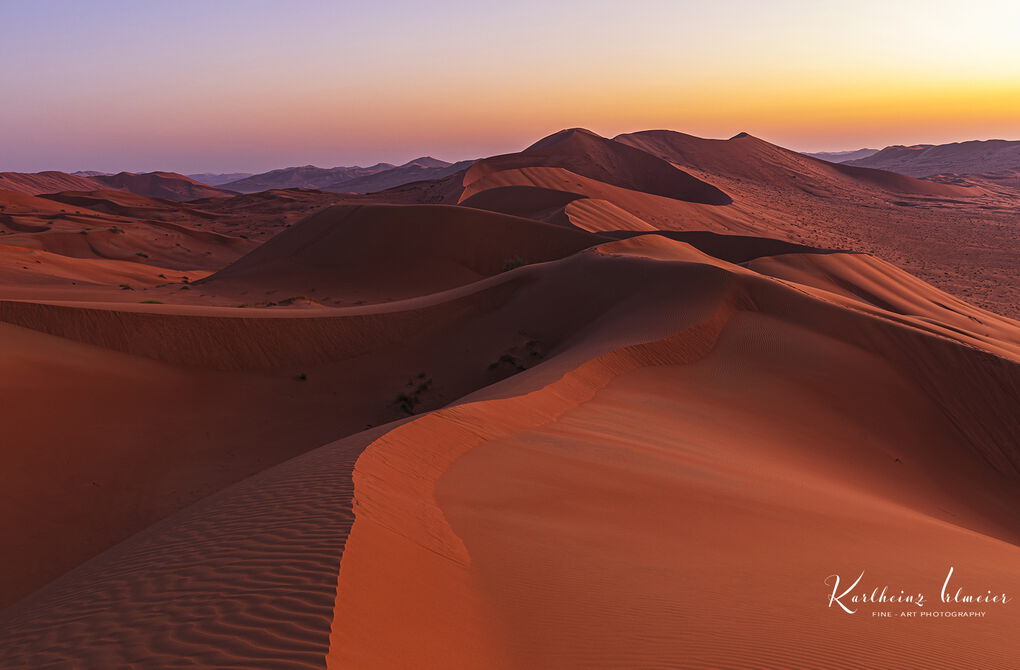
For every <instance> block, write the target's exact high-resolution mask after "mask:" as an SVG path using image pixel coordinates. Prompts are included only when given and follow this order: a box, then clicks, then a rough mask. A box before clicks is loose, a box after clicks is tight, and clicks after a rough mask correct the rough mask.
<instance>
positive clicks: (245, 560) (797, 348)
mask: <svg viewBox="0 0 1020 670" xmlns="http://www.w3.org/2000/svg"><path fill="white" fill-rule="evenodd" d="M620 139H621V141H622V142H627V143H628V144H631V145H634V146H626V145H624V144H621V143H619V142H614V141H612V140H606V139H604V138H599V137H597V136H594V135H592V134H590V133H587V132H586V131H579V130H572V131H564V132H563V133H558V134H556V135H554V136H552V137H551V138H547V139H546V140H543V141H540V142H539V143H537V144H536V145H534V146H533V147H531V148H530V149H528V150H527V151H525V152H522V153H521V154H515V155H511V156H510V157H496V158H493V159H487V160H483V161H481V162H479V163H478V164H476V165H475V166H473V167H472V168H471V170H469V171H468V172H467V173H466V174H461V175H457V176H456V177H455V178H444V179H442V180H437V181H434V182H423V183H419V184H409V185H404V186H401V187H398V188H396V189H393V190H391V191H386V192H382V193H379V194H373V195H371V196H336V195H333V194H323V193H319V192H315V191H304V190H284V191H271V192H266V193H261V194H251V195H244V196H236V197H230V198H214V199H210V200H202V201H197V202H191V203H184V204H181V203H175V202H172V201H168V200H159V199H153V198H148V197H144V196H139V195H133V194H127V193H121V192H109V191H106V192H102V191H95V190H93V191H90V192H87V193H83V192H73V193H63V194H54V195H50V196H47V198H39V197H33V196H31V195H24V194H15V193H4V192H0V196H2V197H0V204H3V205H4V211H3V212H0V217H2V218H0V224H2V226H0V231H2V232H3V234H2V235H0V346H2V350H3V351H4V352H5V355H4V356H3V357H0V380H2V381H0V400H2V402H3V406H4V407H5V408H6V409H7V411H8V416H9V417H10V419H9V421H8V422H7V424H6V425H7V432H6V433H5V436H6V437H7V438H8V439H7V440H5V443H4V449H3V450H2V451H0V460H2V462H0V490H3V491H5V492H6V494H7V496H8V498H7V499H8V504H7V505H4V506H3V507H2V512H0V532H3V534H4V537H5V538H6V546H9V547H11V548H12V550H11V551H9V552H7V553H6V554H5V555H4V557H3V560H4V565H3V570H0V607H3V609H0V668H12V669H13V668H18V669H21V668H29V667H31V668H35V667H83V668H106V667H139V668H150V667H151V668H167V667H189V666H190V667H237V668H252V667H258V668H350V667H354V668H358V669H359V670H361V669H371V668H409V667H413V668H443V669H447V668H485V669H489V668H521V669H529V670H530V669H532V668H556V669H559V668H639V667H640V668H666V667H668V668H722V667H726V668H783V669H785V668H795V667H804V668H843V667H888V668H914V667H982V668H1012V667H1014V666H1015V659H1016V658H1017V657H1018V655H1020V646H1018V643H1017V642H1016V640H1015V639H1014V638H1015V635H1012V632H1013V631H1014V630H1016V629H1017V627H1018V625H1020V609H1017V607H1016V603H1014V602H1010V603H1007V604H1006V605H997V604H989V605H982V606H980V607H975V606H969V609H982V610H985V611H987V616H986V617H984V618H981V619H928V620H921V619H916V618H915V619H911V618H906V619H900V618H894V619H878V618H873V617H871V616H870V615H869V613H868V611H865V612H861V613H858V614H855V615H847V614H844V613H842V612H840V611H838V610H837V609H833V608H830V607H827V606H826V596H827V590H828V587H827V586H826V585H825V583H824V580H825V578H826V577H827V576H828V575H830V574H833V573H839V574H841V575H844V576H846V577H849V578H852V577H854V576H856V574H858V573H859V572H860V571H861V570H865V571H866V576H867V579H866V581H867V582H868V583H869V584H878V585H879V586H880V585H882V584H889V585H891V586H893V587H894V588H896V589H898V588H901V587H902V588H907V589H921V590H924V591H926V592H928V593H929V595H930V596H931V597H937V593H938V588H939V586H940V585H941V581H942V579H943V578H944V577H945V573H946V570H947V569H948V568H949V566H954V568H955V570H956V575H957V576H956V579H958V580H959V583H960V585H961V586H965V587H966V588H968V589H971V590H974V591H978V592H983V590H984V589H985V588H988V589H995V590H997V591H1005V592H1006V593H1009V594H1011V595H1014V594H1017V593H1020V573H1018V572H1017V570H1016V567H1015V566H1016V565H1018V564H1020V563H1018V559H1020V549H1018V545H1020V521H1018V517H1017V514H1016V509H1017V504H1018V503H1020V444H1018V442H1017V436H1018V435H1020V406H1018V398H1020V365H1018V363H1020V324H1018V323H1017V322H1016V321H1014V320H1012V319H1010V318H1009V317H1008V316H1000V315H998V314H994V313H992V312H989V311H985V310H984V309H981V308H980V307H977V306H974V305H973V304H971V303H969V302H967V301H965V300H963V299H961V298H960V297H959V296H958V295H954V294H953V292H952V291H950V292H946V291H944V290H940V289H938V288H935V287H933V286H932V285H930V284H928V283H926V282H925V281H922V279H919V278H917V277H915V276H913V275H911V274H909V273H908V272H905V271H904V270H902V269H900V268H899V267H897V266H896V265H894V264H892V263H891V262H889V260H890V259H889V258H882V257H876V256H873V255H869V254H862V253H856V252H859V251H862V248H861V246H862V243H861V240H877V241H878V242H880V244H879V243H877V242H876V247H877V248H880V249H886V250H900V251H902V252H903V253H904V254H907V255H908V256H909V259H910V262H909V263H905V265H907V266H908V267H914V268H916V267H923V268H927V270H926V271H930V272H932V273H934V272H936V270H935V269H936V268H941V267H947V268H956V269H957V270H959V268H964V269H965V270H966V269H968V268H969V269H970V270H973V269H974V268H977V267H980V264H981V263H985V262H987V263H988V264H989V266H988V267H989V271H990V272H995V273H1003V274H1002V275H1001V276H1002V277H1005V278H1006V279H1004V280H1003V281H1000V282H998V283H997V284H995V283H993V282H990V283H987V284H984V283H981V282H979V281H977V280H973V279H971V280H969V283H968V280H967V278H968V275H967V273H966V272H965V271H962V270H961V271H960V274H958V275H957V276H955V277H953V278H951V280H947V281H946V282H944V283H943V286H948V287H950V288H952V287H954V286H962V287H964V288H966V289H967V291H970V292H973V293H975V294H980V295H981V296H982V300H983V302H984V303H986V304H995V305H1006V306H1008V307H1011V308H1013V309H1012V310H1009V309H1007V310H1003V311H1004V312H1010V313H1015V304H1013V303H1011V302H1010V301H1011V300H1012V299H1013V298H1012V296H1015V295H1017V291H1018V287H1017V285H1016V280H1015V279H1016V275H1015V274H1013V275H1012V277H1013V280H1012V281H1008V277H1009V276H1010V275H1009V273H1010V272H1014V273H1015V269H1016V268H1015V262H1016V259H1015V258H1012V260H1010V258H1009V254H1008V248H1007V249H1006V250H1005V252H1003V253H1001V254H998V255H996V254H995V253H991V252H989V253H985V251H984V250H983V249H982V250H981V253H980V254H978V251H976V250H975V251H974V253H973V255H966V254H963V255H961V251H960V248H957V249H956V251H955V253H956V255H955V256H954V255H953V250H952V249H950V244H949V240H948V238H946V237H945V235H946V231H947V230H949V229H950V228H952V227H953V226H955V227H956V228H955V239H956V240H957V242H958V244H957V247H961V244H959V242H960V241H961V240H973V239H980V238H981V237H982V236H983V235H984V234H985V233H986V232H987V231H988V230H994V231H997V232H995V233H993V235H992V238H991V241H988V242H986V243H987V244H992V243H998V242H1002V241H1003V240H1006V239H1009V238H1008V236H1009V235H1014V234H1015V233H1004V232H1002V229H1001V228H1000V227H999V225H1000V223H1001V222H1002V221H1001V220H1000V219H996V218H995V217H996V216H999V214H995V213H994V212H993V213H991V214H983V215H979V216H976V217H975V218H971V217H972V215H974V214H975V213H976V212H979V211H981V210H980V207H982V206H984V204H987V203H991V202H996V203H998V206H1000V207H1003V208H1006V209H1003V210H1001V211H1003V212H1007V211H1013V212H1015V211H1016V210H1015V205H1014V206H1013V209H1012V210H1009V209H1008V208H1009V207H1010V205H1009V200H1008V198H1009V196H1008V194H1007V193H1006V192H1005V191H999V190H995V189H991V190H989V189H984V190H982V191H981V192H980V193H979V192H978V191H977V190H975V189H977V188H983V187H974V188H971V187H966V186H961V185H959V184H948V185H947V184H944V183H936V182H933V181H917V180H912V179H909V180H908V179H907V178H899V177H895V176H889V175H888V173H881V172H877V171H855V170H842V169H838V168H834V167H832V166H828V167H827V164H822V163H819V162H818V161H814V160H812V159H809V158H805V157H797V155H796V154H792V155H791V152H786V151H785V150H782V149H779V148H778V147H773V146H772V145H768V144H767V143H764V142H761V141H760V140H756V139H754V138H750V137H740V138H735V139H734V140H729V141H722V142H718V141H708V140H700V139H698V138H691V137H689V136H679V137H674V136H673V135H671V134H663V133H658V132H656V133H641V134H636V135H631V136H625V137H622V138H620ZM621 147H623V148H621ZM645 150H647V151H649V152H651V153H646V152H645ZM652 154H655V155H654V156H653V155H652ZM670 163H676V164H678V165H680V166H681V167H683V170H676V169H675V168H673V167H670ZM669 170H674V172H675V174H674V173H670V172H668V171H669ZM961 189H962V190H964V191H966V193H964V194H963V195H960V193H959V190H961ZM968 189H969V190H968ZM718 193H724V194H725V195H726V196H727V198H732V202H730V201H728V200H727V201H723V200H722V199H718V200H717V201H716V202H714V203H713V202H706V200H712V199H713V198H718V195H717V194H718ZM905 199H909V201H910V202H912V203H914V204H915V205H916V207H911V208H907V209H909V210H910V213H909V214H903V213H902V211H901V210H903V206H901V205H898V204H895V202H894V201H897V202H898V201H902V202H906V201H907V200H905ZM692 200H700V201H692ZM457 201H460V202H461V203H462V204H461V205H460V206H453V204H452V203H455V202H457ZM387 202H389V203H391V204H381V203H387ZM436 203H445V204H436ZM331 205H333V206H332V207H331ZM982 217H984V218H982ZM922 222H923V223H924V224H925V225H926V228H925V229H924V231H923V232H922V231H914V228H913V226H914V225H915V224H920V223H922ZM961 222H968V223H967V226H964V227H961ZM857 224H860V226H857ZM113 227H115V228H117V229H118V230H119V231H120V232H114V231H111V230H110V228H113ZM657 229H664V230H668V231H673V232H670V233H664V234H662V235H658V234H654V232H652V231H655V230H657ZM83 231H84V234H83ZM621 231H623V232H621ZM650 232H651V234H648V233H650ZM736 233H739V234H740V236H738V235H736ZM628 235H630V236H629V237H628ZM995 235H1000V237H995ZM1003 235H1005V237H1001V236H1003ZM919 239H920V240H923V242H922V243H918V242H917V240H919ZM265 240H269V241H265ZM833 241H842V242H845V244H841V245H839V246H843V247H846V249H847V250H846V251H844V252H832V251H829V250H826V249H824V248H821V249H819V248H812V247H809V246H800V245H798V244H794V242H801V243H810V244H812V245H814V246H824V244H823V243H826V242H833ZM178 245H179V246H178ZM961 248H962V247H961ZM138 252H141V253H143V254H145V255H144V256H140V255H138ZM892 260H894V261H899V260H902V259H900V258H893V259H892ZM521 263H523V266H522V267H518V265H519V264H521ZM968 263H969V264H968ZM1011 263H1012V264H1011ZM954 264H957V265H954ZM942 271H943V272H945V271H948V270H942ZM954 271H956V270H954ZM968 271H969V270H968ZM185 277H187V279H185ZM122 285H127V286H128V288H124V287H123V286H122ZM242 305H245V306H244V308H241V306H242ZM869 580H870V581H869ZM911 608H913V609H915V610H916V609H918V608H916V607H915V606H903V605H896V606H890V607H888V609H891V610H894V611H895V612H899V611H901V610H909V609H911ZM929 609H944V608H941V607H939V606H938V605H935V606H934V607H931V608H929ZM953 609H961V607H956V608H953Z"/></svg>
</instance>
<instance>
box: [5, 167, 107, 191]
mask: <svg viewBox="0 0 1020 670" xmlns="http://www.w3.org/2000/svg"><path fill="white" fill-rule="evenodd" d="M97 187H98V182H96V181H95V180H94V179H92V178H91V177H82V176H79V175H73V174H67V173H66V172H56V171H54V170H50V171H47V172H35V173H26V172H0V190H4V191H17V192H19V193H27V194H29V195H38V194H40V193H56V192H57V191H91V190H95V189H96V188H97Z"/></svg>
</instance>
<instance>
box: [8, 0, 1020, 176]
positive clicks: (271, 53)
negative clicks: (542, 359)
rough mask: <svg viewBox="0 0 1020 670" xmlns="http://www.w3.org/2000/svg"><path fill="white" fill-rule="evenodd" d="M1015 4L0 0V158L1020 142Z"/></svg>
mask: <svg viewBox="0 0 1020 670" xmlns="http://www.w3.org/2000/svg"><path fill="white" fill-rule="evenodd" d="M1018 34H1020V2H1016V1H1015V0H991V1H983V2H982V1H981V0H977V1H972V2H969V3H961V2H959V1H958V0H952V1H946V0H896V1H894V2H893V1H890V0H881V1H878V0H855V1H854V2H845V1H839V2H835V1H830V0H777V1H772V2H769V1H765V0H759V1H754V0H730V1H727V0H715V1H714V2H705V1H704V0H698V2H686V1H684V0H630V1H627V2H615V1H614V2H600V1H599V0H585V1H581V0H541V1H534V0H516V1H514V2H510V1H506V0H504V1H503V2H489V1H488V0H429V1H424V0H418V1H415V2H409V1H403V0H399V1H392V2H387V1H385V0H377V1H375V2H368V1H346V0H333V1H326V0H278V1H275V2H269V1H266V0H174V1H173V2H156V1H154V0H151V1H150V0H0V171H26V172H30V171H40V170H65V171H74V170H102V171H119V170H131V171H151V170H157V169H160V170H173V171H178V172H185V173H194V172H235V171H237V172H258V171H264V170H268V169H272V168H278V167H285V166H291V165H305V164H315V165H320V166H323V167H332V166H337V165H355V164H361V165H368V164H373V163H376V162H379V161H386V162H392V163H400V162H404V161H406V160H408V159H411V158H414V157H417V156H421V155H432V156H435V157H437V158H442V159H445V160H449V161H454V160H460V159H466V158H477V157H480V156H486V155H493V154H498V153H505V152H509V151H517V150H520V149H522V148H524V147H525V146H527V145H529V144H531V143H532V142H534V141H535V140H537V139H539V138H541V137H543V136H545V135H548V134H551V133H553V132H555V131H557V130H559V129H562V128H566V127H575V126H580V127H585V128H589V129H591V130H593V131H595V132H597V133H599V134H602V135H605V136H609V137H612V136H614V135H616V134H619V133H622V132H631V131H636V130H643V129H651V128H670V129H674V130H680V131H683V132H687V133H691V134H695V135H700V136H702V137H730V136H732V135H735V134H736V133H738V132H749V133H751V134H752V135H756V136H758V137H762V138H764V139H767V140H769V141H772V142H775V143H777V144H781V145H783V146H786V147H789V148H792V149H796V150H801V151H821V150H841V149H857V148H861V147H874V148H881V147H883V146H886V145H889V144H915V143H936V144H937V143H943V142H952V141H962V140H968V139H989V138H999V139H1020V38H1018V37H1017V35H1018Z"/></svg>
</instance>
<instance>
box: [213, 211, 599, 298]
mask: <svg viewBox="0 0 1020 670" xmlns="http://www.w3.org/2000/svg"><path fill="white" fill-rule="evenodd" d="M597 241H598V238H594V237H591V236H588V235H585V234H583V233H581V232H575V231H571V230H567V229H564V228H561V227H555V226H548V225H545V224H542V223H538V222H535V221H531V220H528V219H517V218H513V217H509V216H504V215H499V214H492V213H488V212H482V211H477V210H471V209H467V208H454V207H445V206H428V207H422V206H411V205H359V206H343V205H341V206H337V207H332V208H329V209H326V210H323V211H322V212H320V213H318V214H316V215H314V216H312V217H309V218H308V219H306V220H304V221H302V222H301V223H300V224H299V225H297V226H295V227H293V228H291V229H289V230H287V231H286V232H284V233H281V234H280V235H278V236H277V237H275V238H273V239H272V240H271V241H269V242H267V243H266V244H264V245H262V246H261V247H259V248H258V249H256V250H255V251H253V252H252V253H251V254H249V255H247V256H245V257H244V258H241V259H240V260H238V261H237V262H235V263H233V264H232V265H230V266H229V267H227V268H224V269H223V270H221V271H220V272H218V273H216V274H215V275H213V276H212V277H210V278H209V279H207V280H205V282H204V283H205V284H207V285H208V286H209V288H210V290H213V291H216V290H219V287H221V286H223V285H227V286H238V285H244V286H246V287H260V286H261V287H272V288H276V289H280V290H283V291H284V292H288V291H289V292H295V293H307V292H310V291H312V290H314V291H316V292H318V293H320V294H321V293H322V292H324V291H325V292H330V294H331V295H332V294H340V295H342V296H344V297H345V298H347V299H357V300H362V301H366V302H377V301H380V300H395V299H400V298H407V297H410V296H415V295H424V294H427V293H434V292H436V291H442V290H445V289H448V288H452V287H454V286H459V285H463V284H467V283H470V282H473V281H477V280H478V279H481V278H482V277H486V276H490V275H493V274H496V273H499V272H502V271H504V270H507V269H512V268H513V267H515V266H518V265H523V264H527V263H536V262H541V261H546V260H551V259H553V258H557V257H560V256H565V255H568V254H571V253H574V252H576V251H579V250H580V249H583V248H585V247H588V246H591V245H592V244H595V243H596V242H597Z"/></svg>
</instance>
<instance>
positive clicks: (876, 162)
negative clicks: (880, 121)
mask: <svg viewBox="0 0 1020 670" xmlns="http://www.w3.org/2000/svg"><path fill="white" fill-rule="evenodd" d="M846 162H847V164H849V165H856V166H859V167H870V168H878V169H880V170H890V171H892V172H899V173H900V174H905V175H910V176H912V177H928V176H930V175H935V174H947V173H952V174H976V173H985V172H1001V171H1004V170H1013V169H1017V168H1020V141H1015V142H1010V141H1007V140H983V141H982V140H972V141H970V142H954V143H952V144H915V145H913V146H899V145H897V146H891V147H886V148H885V149H882V150H881V151H879V152H877V153H875V154H873V155H871V156H868V157H866V158H861V159H857V160H848V161H846Z"/></svg>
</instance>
